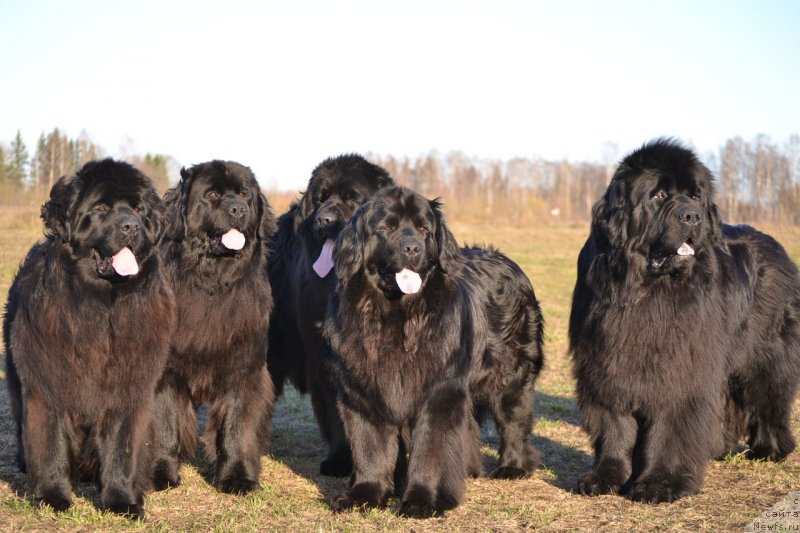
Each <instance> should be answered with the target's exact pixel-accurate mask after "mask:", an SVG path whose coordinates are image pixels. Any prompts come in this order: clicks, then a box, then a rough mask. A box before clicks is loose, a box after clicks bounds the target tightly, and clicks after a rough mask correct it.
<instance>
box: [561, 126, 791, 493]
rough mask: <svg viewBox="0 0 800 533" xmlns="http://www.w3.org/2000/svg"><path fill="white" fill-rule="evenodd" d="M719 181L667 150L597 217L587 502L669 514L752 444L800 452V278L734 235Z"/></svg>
mask: <svg viewBox="0 0 800 533" xmlns="http://www.w3.org/2000/svg"><path fill="white" fill-rule="evenodd" d="M711 179H712V178H711V173H710V172H709V170H708V169H707V168H706V167H705V166H704V165H703V164H702V163H700V162H699V161H698V159H697V157H696V156H695V155H694V154H693V153H692V152H691V151H690V150H688V149H686V148H684V147H682V146H680V145H679V144H677V143H676V142H674V141H670V140H663V139H659V140H656V141H653V142H650V143H648V144H646V145H644V146H643V147H642V148H640V149H639V150H637V151H635V152H633V153H632V154H630V155H629V156H628V157H626V158H625V159H624V160H623V161H622V163H621V164H620V166H619V168H618V169H617V171H616V173H615V175H614V177H613V179H612V181H611V184H610V185H609V187H608V190H607V191H606V194H605V196H604V197H603V198H602V199H601V200H600V201H599V202H598V203H597V204H596V205H595V207H594V212H593V217H592V229H591V234H590V236H589V239H588V240H587V242H586V244H585V246H584V247H583V250H581V253H580V257H579V259H578V280H577V283H576V285H575V292H574V296H573V303H572V314H571V317H570V327H569V335H570V345H571V350H572V354H573V363H574V365H573V366H574V373H575V377H576V378H577V382H578V385H577V392H578V399H579V402H580V408H581V415H582V418H583V423H584V426H585V428H586V430H587V431H588V432H589V435H590V436H591V439H592V443H593V446H594V450H595V467H594V470H593V472H592V473H590V474H589V475H587V476H586V477H584V478H583V480H582V481H581V483H580V490H581V492H583V493H584V494H589V495H596V494H605V493H610V492H622V493H625V494H627V495H628V496H629V497H630V498H632V499H634V500H639V501H645V502H652V503H658V502H668V501H672V500H674V499H676V498H679V497H681V496H684V495H687V494H692V493H696V492H698V491H700V489H701V488H702V485H703V480H704V477H705V469H706V463H707V461H708V460H709V459H710V458H712V457H718V456H721V455H724V454H725V453H726V452H728V451H730V450H732V449H733V448H734V447H735V446H736V445H737V442H738V440H739V439H740V438H742V437H743V438H744V439H745V440H746V442H747V444H748V445H749V452H748V453H749V455H750V456H751V457H754V458H765V459H769V460H780V459H783V458H784V457H786V455H787V454H788V453H789V452H791V451H792V450H793V449H794V448H795V440H794V438H793V436H792V432H791V429H790V427H789V415H790V410H791V405H792V401H793V399H794V397H795V393H796V391H797V384H798V377H800V277H799V276H798V271H797V268H796V267H795V265H794V264H793V263H792V262H791V260H790V259H789V258H788V256H787V255H786V253H785V251H784V250H783V248H782V247H781V245H780V244H778V243H777V242H776V241H775V240H773V239H772V238H771V237H769V236H767V235H764V234H763V233H759V232H758V231H756V230H754V229H753V228H750V227H747V226H727V225H724V224H721V222H720V220H719V216H718V215H717V207H716V206H715V204H714V198H713V188H712V182H711ZM679 249H683V250H684V254H678V253H677V251H678V250H679ZM689 249H691V250H692V251H693V252H694V254H693V255H687V254H686V251H687V250H689Z"/></svg>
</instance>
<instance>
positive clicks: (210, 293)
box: [155, 161, 275, 493]
mask: <svg viewBox="0 0 800 533" xmlns="http://www.w3.org/2000/svg"><path fill="white" fill-rule="evenodd" d="M164 200H165V202H166V204H167V206H168V209H169V210H170V215H171V222H172V226H171V228H170V230H169V232H168V239H167V240H165V243H164V246H163V254H164V257H165V260H166V264H167V266H168V270H169V272H170V276H171V278H172V281H173V286H174V289H175V295H176V298H177V301H178V308H179V315H178V328H177V332H176V334H175V336H174V337H173V339H172V351H171V355H170V358H169V361H168V363H167V368H166V370H165V372H164V376H163V378H162V379H161V382H160V383H159V385H158V390H157V405H158V409H159V422H160V427H159V435H158V436H159V442H158V446H157V450H156V453H157V458H156V460H157V463H156V465H157V471H156V478H155V483H156V486H157V487H159V488H164V487H166V486H168V485H177V484H178V483H179V481H180V480H179V477H178V468H179V459H180V458H181V457H193V456H194V454H195V444H196V443H195V439H196V434H197V422H196V420H195V408H196V407H198V406H199V405H200V404H202V403H205V402H208V403H209V404H210V407H209V412H208V420H207V422H206V427H205V433H204V436H203V443H204V445H205V454H206V456H207V457H209V458H210V459H211V460H212V461H215V462H216V475H215V480H216V485H217V487H218V488H219V490H221V491H224V492H232V493H244V492H248V491H251V490H254V489H256V488H258V487H259V473H260V470H261V462H260V461H261V459H260V457H261V455H262V454H263V453H264V452H265V451H266V447H267V444H268V437H269V421H270V416H271V414H272V404H273V399H274V393H273V387H272V381H271V379H270V377H269V374H268V373H267V369H266V365H265V358H266V350H267V328H268V322H269V315H270V311H271V310H272V296H271V292H270V287H269V283H268V281H267V276H266V267H267V248H266V239H268V238H269V237H270V236H271V235H272V233H273V232H274V231H275V219H274V217H273V214H272V210H271V208H270V206H269V204H268V202H267V199H266V198H265V197H264V195H263V194H262V193H261V190H260V189H259V186H258V182H257V181H256V178H255V176H254V175H253V173H252V172H251V171H250V169H249V168H247V167H245V166H242V165H240V164H238V163H233V162H226V161H210V162H208V163H203V164H200V165H195V166H193V167H192V168H190V169H189V170H186V169H183V170H181V180H180V183H178V185H177V186H176V187H175V188H173V189H170V190H169V191H167V193H166V194H165V197H164ZM231 228H236V229H238V230H239V231H240V232H241V233H242V234H243V235H244V236H245V245H244V247H243V248H242V249H241V250H238V251H234V250H230V249H228V248H226V247H225V246H224V245H223V243H222V241H221V236H222V235H224V234H225V233H226V232H228V230H230V229H231Z"/></svg>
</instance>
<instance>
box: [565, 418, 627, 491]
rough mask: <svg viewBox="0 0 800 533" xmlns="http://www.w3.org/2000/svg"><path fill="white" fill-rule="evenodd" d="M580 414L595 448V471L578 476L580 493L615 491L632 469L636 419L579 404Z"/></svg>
mask: <svg viewBox="0 0 800 533" xmlns="http://www.w3.org/2000/svg"><path fill="white" fill-rule="evenodd" d="M581 416H582V418H583V423H584V426H585V428H586V430H587V432H588V433H589V436H590V437H591V439H592V446H593V447H594V470H593V471H592V472H591V473H590V474H587V475H586V476H584V478H583V479H581V481H580V485H579V489H580V491H581V494H585V495H587V496H597V495H600V494H612V493H618V492H620V490H621V488H622V486H623V485H624V484H625V482H626V481H627V480H628V478H629V477H630V476H631V472H632V460H633V449H634V446H635V444H636V435H637V428H638V424H637V422H636V419H635V418H634V417H633V416H631V415H624V414H618V413H612V412H611V411H609V410H607V409H605V408H603V407H600V406H597V405H590V404H586V405H583V406H581Z"/></svg>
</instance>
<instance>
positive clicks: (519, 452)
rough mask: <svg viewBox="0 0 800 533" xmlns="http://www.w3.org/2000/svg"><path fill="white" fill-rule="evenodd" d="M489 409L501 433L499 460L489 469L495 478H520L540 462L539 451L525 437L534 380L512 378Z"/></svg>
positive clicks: (530, 420)
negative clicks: (495, 467)
mask: <svg viewBox="0 0 800 533" xmlns="http://www.w3.org/2000/svg"><path fill="white" fill-rule="evenodd" d="M490 405H491V409H492V413H493V414H494V418H495V422H496V424H497V430H498V433H500V464H499V465H498V467H497V469H495V470H494V472H492V473H491V476H492V477H495V478H505V479H513V478H521V477H525V476H528V475H530V474H531V472H533V470H534V468H536V467H537V466H538V464H539V455H538V454H537V453H536V450H535V449H534V448H533V445H532V444H531V443H530V441H529V440H528V437H529V436H530V434H531V430H532V429H533V381H532V380H528V381H527V382H526V383H525V384H524V385H520V384H519V383H518V382H516V381H515V382H513V383H512V386H510V387H508V388H507V389H506V390H505V391H503V393H502V394H500V395H498V396H497V397H495V398H493V399H492V401H491V404H490Z"/></svg>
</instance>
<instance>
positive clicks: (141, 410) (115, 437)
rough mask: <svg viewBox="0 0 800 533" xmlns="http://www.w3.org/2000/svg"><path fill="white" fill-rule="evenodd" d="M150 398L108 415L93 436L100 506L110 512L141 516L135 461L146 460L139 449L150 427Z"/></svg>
mask: <svg viewBox="0 0 800 533" xmlns="http://www.w3.org/2000/svg"><path fill="white" fill-rule="evenodd" d="M151 409H152V405H151V403H150V401H147V402H144V403H143V404H141V405H139V406H138V407H136V408H135V409H133V410H132V411H130V412H128V413H124V414H121V415H120V414H108V415H106V416H107V417H106V419H105V421H104V422H103V424H102V426H101V427H99V428H98V430H97V433H96V435H95V445H96V446H97V451H98V457H99V459H100V486H101V491H100V505H101V506H102V507H103V508H104V509H108V510H110V511H112V512H114V513H119V514H124V515H128V516H130V517H132V518H139V519H142V518H144V508H143V503H144V501H143V498H144V495H143V493H142V487H143V486H146V485H147V483H145V482H144V481H143V480H140V479H138V477H137V476H139V475H140V474H141V473H142V472H144V473H149V468H142V465H140V464H139V461H143V460H146V456H145V454H144V452H143V448H144V445H145V441H146V439H147V436H148V434H149V432H150V429H151V426H150V423H151Z"/></svg>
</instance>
